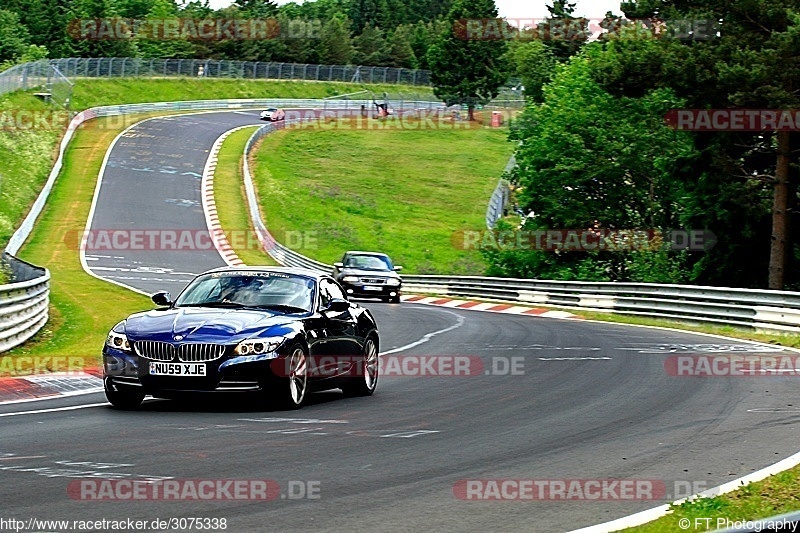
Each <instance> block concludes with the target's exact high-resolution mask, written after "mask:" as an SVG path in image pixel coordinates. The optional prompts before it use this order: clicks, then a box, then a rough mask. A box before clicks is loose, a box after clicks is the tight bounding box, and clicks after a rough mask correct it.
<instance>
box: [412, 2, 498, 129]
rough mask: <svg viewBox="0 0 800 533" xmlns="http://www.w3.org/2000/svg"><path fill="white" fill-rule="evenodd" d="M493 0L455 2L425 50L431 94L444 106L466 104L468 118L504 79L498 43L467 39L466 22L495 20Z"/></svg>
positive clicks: (494, 91)
mask: <svg viewBox="0 0 800 533" xmlns="http://www.w3.org/2000/svg"><path fill="white" fill-rule="evenodd" d="M496 18H497V8H496V7H495V4H494V0H455V2H454V3H453V7H452V8H451V9H450V12H449V13H448V15H447V20H448V22H449V26H448V28H447V30H445V32H444V33H443V34H442V35H441V36H440V37H439V39H438V40H437V41H436V44H434V45H433V46H432V47H431V49H430V50H429V51H428V64H429V67H430V69H431V82H432V84H433V86H434V89H433V92H434V94H435V95H436V96H437V97H438V98H441V99H442V100H444V101H445V103H446V104H447V105H453V104H466V105H467V106H468V109H469V119H470V120H473V119H474V116H473V112H474V109H475V106H476V105H477V104H483V103H487V102H489V101H491V100H492V99H493V98H495V97H496V96H497V94H498V89H499V88H500V86H501V85H502V84H504V83H505V82H506V81H507V80H508V69H507V67H506V65H505V63H504V62H503V60H502V59H503V54H504V53H505V50H506V43H505V41H502V40H484V39H468V38H467V33H466V21H467V20H470V19H496Z"/></svg>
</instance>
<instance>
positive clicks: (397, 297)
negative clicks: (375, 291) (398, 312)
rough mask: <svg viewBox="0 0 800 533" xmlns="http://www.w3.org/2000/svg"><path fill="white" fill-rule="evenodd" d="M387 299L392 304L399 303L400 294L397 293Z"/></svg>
mask: <svg viewBox="0 0 800 533" xmlns="http://www.w3.org/2000/svg"><path fill="white" fill-rule="evenodd" d="M389 301H390V302H392V303H393V304H399V303H400V295H399V294H398V295H397V296H394V297H392V298H391V299H390V300H389Z"/></svg>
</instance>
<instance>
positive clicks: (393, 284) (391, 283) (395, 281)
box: [386, 278, 400, 287]
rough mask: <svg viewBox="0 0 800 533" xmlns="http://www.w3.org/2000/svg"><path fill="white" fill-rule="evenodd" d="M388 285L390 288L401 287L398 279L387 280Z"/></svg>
mask: <svg viewBox="0 0 800 533" xmlns="http://www.w3.org/2000/svg"><path fill="white" fill-rule="evenodd" d="M386 284H387V285H388V286H390V287H397V286H398V285H400V280H399V279H397V278H389V279H388V280H386Z"/></svg>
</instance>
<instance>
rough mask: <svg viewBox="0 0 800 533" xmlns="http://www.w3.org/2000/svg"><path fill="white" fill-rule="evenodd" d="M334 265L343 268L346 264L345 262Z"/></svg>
mask: <svg viewBox="0 0 800 533" xmlns="http://www.w3.org/2000/svg"><path fill="white" fill-rule="evenodd" d="M333 266H335V267H336V268H342V267H343V266H344V263H334V264H333Z"/></svg>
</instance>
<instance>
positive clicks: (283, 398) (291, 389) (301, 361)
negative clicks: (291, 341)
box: [269, 344, 308, 410]
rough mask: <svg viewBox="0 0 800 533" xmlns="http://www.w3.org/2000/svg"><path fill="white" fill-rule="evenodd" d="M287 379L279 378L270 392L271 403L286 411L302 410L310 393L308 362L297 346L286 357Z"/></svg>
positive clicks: (303, 352) (304, 353) (303, 351)
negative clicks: (307, 394)
mask: <svg viewBox="0 0 800 533" xmlns="http://www.w3.org/2000/svg"><path fill="white" fill-rule="evenodd" d="M286 369H287V371H288V372H287V377H285V378H277V379H275V381H274V382H273V386H272V388H271V390H270V391H269V396H270V401H271V403H272V404H273V405H274V406H275V407H277V408H279V409H284V410H293V409H300V407H302V406H303V401H304V400H305V399H306V393H307V392H308V360H307V356H306V352H305V350H304V349H303V347H302V346H300V345H299V344H295V345H293V346H292V348H291V349H290V350H289V355H288V356H287V357H286Z"/></svg>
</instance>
